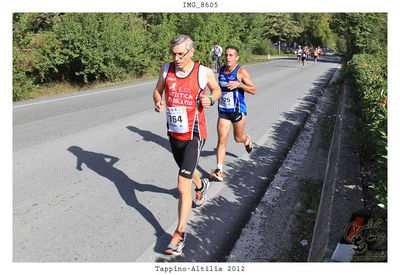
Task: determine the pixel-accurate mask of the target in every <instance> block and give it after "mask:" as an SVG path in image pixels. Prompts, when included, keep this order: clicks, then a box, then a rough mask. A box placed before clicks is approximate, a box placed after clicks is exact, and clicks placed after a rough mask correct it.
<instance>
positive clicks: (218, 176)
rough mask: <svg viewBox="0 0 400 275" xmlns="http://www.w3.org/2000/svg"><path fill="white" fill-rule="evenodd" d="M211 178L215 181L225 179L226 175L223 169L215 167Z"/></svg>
mask: <svg viewBox="0 0 400 275" xmlns="http://www.w3.org/2000/svg"><path fill="white" fill-rule="evenodd" d="M210 179H211V180H215V181H224V175H223V174H222V171H221V170H219V169H215V171H214V172H212V173H211V174H210Z"/></svg>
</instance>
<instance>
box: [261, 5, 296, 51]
mask: <svg viewBox="0 0 400 275" xmlns="http://www.w3.org/2000/svg"><path fill="white" fill-rule="evenodd" d="M301 32H302V28H301V26H300V25H299V24H298V23H297V22H296V21H295V20H294V19H293V17H292V15H291V14H289V13H269V14H266V15H265V20H264V28H263V32H262V35H263V36H264V37H265V38H269V39H271V40H272V41H276V42H278V53H279V54H280V53H281V42H288V41H290V40H291V39H293V38H296V37H298V36H299V35H300V33H301Z"/></svg>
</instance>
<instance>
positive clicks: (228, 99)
mask: <svg viewBox="0 0 400 275" xmlns="http://www.w3.org/2000/svg"><path fill="white" fill-rule="evenodd" d="M239 68H240V65H238V66H237V67H236V69H235V70H234V71H233V72H231V73H230V74H225V73H224V69H225V66H223V67H222V68H221V71H220V72H219V76H218V82H219V86H221V90H222V96H221V97H220V99H218V110H220V111H222V112H226V113H232V112H237V113H246V103H245V102H244V90H243V89H242V88H237V89H234V90H229V89H228V88H227V87H226V84H227V83H228V81H239V80H238V79H237V71H238V70H239Z"/></svg>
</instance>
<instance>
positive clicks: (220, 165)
mask: <svg viewBox="0 0 400 275" xmlns="http://www.w3.org/2000/svg"><path fill="white" fill-rule="evenodd" d="M222 167H224V165H223V164H217V169H219V170H220V171H221V172H222Z"/></svg>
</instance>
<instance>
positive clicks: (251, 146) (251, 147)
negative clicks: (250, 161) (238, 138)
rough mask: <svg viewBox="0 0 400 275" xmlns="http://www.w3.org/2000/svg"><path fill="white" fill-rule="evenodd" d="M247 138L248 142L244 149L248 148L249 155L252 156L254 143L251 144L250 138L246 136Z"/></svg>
mask: <svg viewBox="0 0 400 275" xmlns="http://www.w3.org/2000/svg"><path fill="white" fill-rule="evenodd" d="M246 136H247V140H246V142H245V144H244V147H245V148H246V151H247V153H249V154H250V153H251V151H253V143H251V138H250V136H249V135H246Z"/></svg>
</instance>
